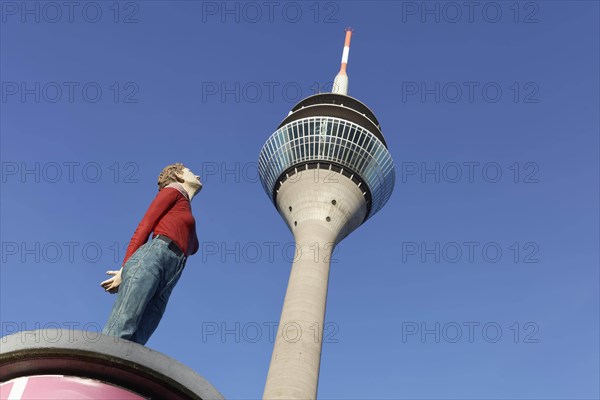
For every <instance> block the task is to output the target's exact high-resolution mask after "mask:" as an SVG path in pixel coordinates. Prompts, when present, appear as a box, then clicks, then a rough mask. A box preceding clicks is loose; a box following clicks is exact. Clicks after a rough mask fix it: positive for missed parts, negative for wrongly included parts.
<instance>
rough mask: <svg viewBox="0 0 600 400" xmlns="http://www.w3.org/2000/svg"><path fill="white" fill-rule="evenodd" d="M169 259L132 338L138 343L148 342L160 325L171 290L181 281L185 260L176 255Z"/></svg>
mask: <svg viewBox="0 0 600 400" xmlns="http://www.w3.org/2000/svg"><path fill="white" fill-rule="evenodd" d="M167 259H170V261H172V262H166V263H165V264H166V265H165V266H164V268H165V270H164V279H163V281H162V282H161V284H160V285H159V288H158V290H157V291H156V293H155V294H154V296H153V297H152V299H151V300H150V301H149V302H148V305H147V306H146V310H145V311H144V315H143V316H142V319H141V321H140V323H139V325H138V329H137V330H136V332H135V333H134V335H133V337H132V338H131V340H133V341H135V342H137V343H140V344H146V342H147V341H148V339H149V338H150V336H151V335H152V334H153V333H154V331H155V330H156V328H157V327H158V324H159V322H160V320H161V319H162V316H163V315H164V313H165V309H166V308H167V303H168V302H169V297H170V296H171V292H172V291H173V288H174V287H175V285H176V284H177V282H178V281H179V277H180V276H181V273H182V271H183V268H184V266H185V261H180V260H179V259H178V258H176V257H172V258H171V257H167ZM165 261H167V260H165Z"/></svg>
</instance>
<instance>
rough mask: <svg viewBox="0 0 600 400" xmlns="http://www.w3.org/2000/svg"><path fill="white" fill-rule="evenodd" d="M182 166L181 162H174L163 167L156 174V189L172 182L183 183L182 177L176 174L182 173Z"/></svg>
mask: <svg viewBox="0 0 600 400" xmlns="http://www.w3.org/2000/svg"><path fill="white" fill-rule="evenodd" d="M184 168H185V167H184V165H183V164H182V163H175V164H171V165H167V166H166V167H164V168H163V170H162V171H161V172H160V175H158V190H161V189H162V188H164V187H165V186H167V185H168V184H170V183H173V182H179V183H183V179H182V178H180V177H179V176H178V174H182V173H183V169H184Z"/></svg>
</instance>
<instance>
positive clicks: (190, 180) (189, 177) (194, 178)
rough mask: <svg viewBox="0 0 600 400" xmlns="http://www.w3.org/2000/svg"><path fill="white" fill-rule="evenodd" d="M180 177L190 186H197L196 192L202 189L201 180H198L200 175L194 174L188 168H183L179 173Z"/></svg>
mask: <svg viewBox="0 0 600 400" xmlns="http://www.w3.org/2000/svg"><path fill="white" fill-rule="evenodd" d="M181 178H182V179H183V180H184V182H185V183H187V184H188V185H189V186H190V187H193V188H197V190H196V192H199V191H200V189H202V182H201V181H200V176H198V175H194V173H193V172H192V171H190V169H189V168H187V167H185V168H183V172H182V174H181Z"/></svg>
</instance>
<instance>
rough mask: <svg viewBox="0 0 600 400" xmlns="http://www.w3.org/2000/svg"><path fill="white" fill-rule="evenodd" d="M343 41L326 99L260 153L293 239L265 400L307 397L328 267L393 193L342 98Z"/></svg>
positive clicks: (361, 125)
mask: <svg viewBox="0 0 600 400" xmlns="http://www.w3.org/2000/svg"><path fill="white" fill-rule="evenodd" d="M351 36H352V31H351V30H350V29H346V40H345V43H344V51H343V55H342V65H341V69H340V72H339V73H338V75H337V76H336V77H335V81H334V84H333V90H332V93H320V94H316V95H313V96H310V97H307V98H305V99H304V100H302V101H300V102H299V103H298V104H297V105H296V106H294V108H293V109H292V110H291V111H290V113H289V114H288V116H287V117H286V118H285V119H284V120H283V121H282V122H281V124H280V125H279V127H278V128H277V130H276V131H275V133H273V134H272V135H271V137H269V139H268V140H267V142H266V143H265V145H264V146H263V148H262V150H261V152H260V156H259V163H258V169H259V174H260V180H261V183H262V185H263V188H264V189H265V191H266V193H267V195H268V196H269V198H270V199H271V201H272V202H273V204H274V205H275V207H276V208H277V211H278V212H279V214H281V216H282V217H283V219H284V220H285V222H286V223H287V225H288V227H289V228H290V230H291V231H292V233H293V235H294V239H295V241H296V255H295V257H294V261H293V264H292V270H291V274H290V279H289V282H288V287H287V292H286V295H285V301H284V304H283V310H282V312H281V319H280V322H279V327H278V329H277V338H276V340H275V345H274V348H273V355H272V357H271V364H270V366H269V373H268V375H267V382H266V385H265V391H264V394H263V398H264V399H315V398H316V396H317V384H318V379H319V366H320V362H321V347H322V339H323V321H324V317H325V303H326V299H327V285H328V281H329V260H330V257H331V254H332V252H333V248H334V247H335V245H336V244H337V243H339V242H340V241H341V240H342V239H343V238H345V237H346V236H348V235H349V234H350V233H351V232H352V231H354V230H355V229H356V228H358V227H359V226H360V225H361V224H362V223H363V222H365V221H366V220H367V219H369V218H370V217H372V216H373V215H375V213H377V212H378V211H379V210H380V209H381V208H382V207H383V206H384V205H385V203H386V202H387V201H388V199H389V198H390V196H391V194H392V191H393V189H394V180H395V172H394V164H393V161H392V157H391V155H390V153H389V151H388V150H387V145H386V143H385V139H384V138H383V134H382V133H381V129H380V126H379V122H378V121H377V118H376V117H375V114H373V112H372V111H371V110H370V109H369V108H368V107H367V106H366V105H364V104H363V103H361V102H360V101H358V100H356V99H354V98H352V97H349V96H348V95H347V93H348V76H347V75H346V66H347V63H348V54H349V51H350V38H351Z"/></svg>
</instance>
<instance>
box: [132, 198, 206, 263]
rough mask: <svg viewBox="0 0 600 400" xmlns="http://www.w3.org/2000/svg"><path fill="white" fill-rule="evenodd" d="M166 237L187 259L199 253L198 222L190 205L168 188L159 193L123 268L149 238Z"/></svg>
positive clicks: (136, 232) (143, 220) (138, 230)
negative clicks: (149, 236) (150, 236)
mask: <svg viewBox="0 0 600 400" xmlns="http://www.w3.org/2000/svg"><path fill="white" fill-rule="evenodd" d="M151 232H154V235H153V236H152V237H153V238H154V237H155V236H156V235H165V236H168V237H169V238H171V239H173V240H174V241H175V243H177V246H179V248H180V249H181V250H182V251H183V252H184V254H185V255H186V256H189V255H191V254H195V253H196V252H197V251H198V247H199V245H198V237H197V236H196V220H195V219H194V216H193V215H192V209H191V207H190V202H189V200H188V199H187V197H186V196H184V195H183V194H182V193H181V192H180V191H179V190H177V189H176V188H174V187H165V188H163V189H162V190H160V191H159V192H158V194H157V195H156V197H155V198H154V200H153V201H152V203H151V204H150V207H148V211H146V215H144V218H143V219H142V221H141V222H140V224H139V225H138V227H137V229H136V230H135V233H134V234H133V237H132V238H131V241H130V242H129V246H127V252H126V253H125V259H124V260H123V266H124V265H125V263H126V262H127V260H128V259H129V257H131V256H132V255H133V253H135V251H136V250H137V249H138V248H140V247H141V246H142V245H143V244H144V243H146V242H147V241H148V235H150V233H151Z"/></svg>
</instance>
